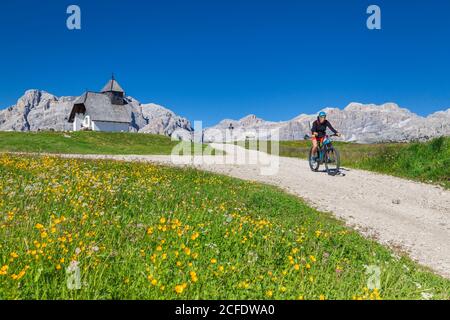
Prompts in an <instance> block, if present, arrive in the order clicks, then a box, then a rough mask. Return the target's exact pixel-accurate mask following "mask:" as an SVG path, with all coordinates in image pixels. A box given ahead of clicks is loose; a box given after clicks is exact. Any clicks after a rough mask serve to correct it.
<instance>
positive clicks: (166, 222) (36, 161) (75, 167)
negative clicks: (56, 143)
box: [0, 154, 450, 299]
mask: <svg viewBox="0 0 450 320" xmlns="http://www.w3.org/2000/svg"><path fill="white" fill-rule="evenodd" d="M70 266H71V268H70V269H69V274H68V273H67V272H66V271H67V270H68V268H69V267H70ZM368 266H373V267H375V268H380V271H381V272H380V285H381V286H380V289H379V290H370V289H369V288H368V287H367V286H368V280H370V278H371V276H372V275H371V274H370V273H367V269H366V268H367V267H368ZM77 270H78V271H79V275H80V277H79V278H78V277H75V278H73V276H74V275H76V274H77V272H78V271H77ZM77 279H78V280H79V281H78V280H77ZM68 280H69V283H70V284H72V285H73V284H75V288H77V289H76V290H71V289H69V288H72V289H73V288H74V287H73V286H72V287H70V286H68ZM430 297H431V298H433V299H449V298H450V280H447V279H444V278H442V277H440V276H437V275H435V274H433V273H432V272H430V271H428V270H426V269H424V268H422V267H420V266H418V265H417V264H416V263H414V262H412V261H411V260H410V259H409V258H407V257H404V256H397V255H395V254H394V253H393V252H392V251H391V250H389V249H387V248H385V247H383V246H381V245H379V244H377V243H376V242H374V241H371V240H367V239H365V238H363V237H362V236H360V235H359V234H358V233H357V232H355V231H352V230H351V229H349V228H347V227H345V226H344V225H343V224H342V223H341V222H339V221H337V220H335V219H334V218H332V217H331V216H330V215H328V214H325V213H321V212H318V211H316V210H314V209H312V208H310V207H308V206H307V205H306V204H305V203H304V202H302V201H301V200H300V199H298V198H296V197H294V196H292V195H288V194H286V193H284V192H282V191H280V190H279V189H277V188H275V187H271V186H267V185H262V184H257V183H253V182H246V181H242V180H238V179H233V178H230V177H226V176H219V175H214V174H211V173H207V172H202V171H197V170H194V169H176V168H170V167H164V166H157V165H151V164H143V163H125V162H116V161H103V160H99V161H93V160H75V159H60V158H54V157H48V156H45V157H37V156H14V155H8V154H3V155H0V299H379V298H383V299H422V298H430Z"/></svg>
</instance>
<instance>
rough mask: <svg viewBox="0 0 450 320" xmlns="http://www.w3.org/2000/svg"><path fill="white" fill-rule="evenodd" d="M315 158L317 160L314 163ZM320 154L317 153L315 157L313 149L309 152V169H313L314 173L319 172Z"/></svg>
mask: <svg viewBox="0 0 450 320" xmlns="http://www.w3.org/2000/svg"><path fill="white" fill-rule="evenodd" d="M313 156H314V157H316V160H315V161H314V159H313ZM319 161H320V160H319V152H318V151H317V152H316V154H315V155H313V154H312V148H311V149H310V150H309V157H308V162H309V167H310V168H311V170H312V171H317V170H319V166H320V163H319Z"/></svg>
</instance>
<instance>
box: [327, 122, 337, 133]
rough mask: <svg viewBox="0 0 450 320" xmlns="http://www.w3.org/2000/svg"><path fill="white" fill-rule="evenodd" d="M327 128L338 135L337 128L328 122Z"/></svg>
mask: <svg viewBox="0 0 450 320" xmlns="http://www.w3.org/2000/svg"><path fill="white" fill-rule="evenodd" d="M327 127H328V129H330V130H331V131H333V133H334V134H338V131H337V130H336V129H335V128H333V126H332V125H331V123H330V122H329V121H327Z"/></svg>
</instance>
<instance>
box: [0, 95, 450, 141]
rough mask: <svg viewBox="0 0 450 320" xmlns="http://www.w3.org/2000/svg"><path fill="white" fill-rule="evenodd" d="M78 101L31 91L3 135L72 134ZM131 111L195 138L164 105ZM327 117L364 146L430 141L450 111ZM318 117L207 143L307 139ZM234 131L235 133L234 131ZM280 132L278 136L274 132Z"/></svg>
mask: <svg viewBox="0 0 450 320" xmlns="http://www.w3.org/2000/svg"><path fill="white" fill-rule="evenodd" d="M76 99H77V97H71V96H68V97H56V96H54V95H52V94H50V93H48V92H45V91H41V90H28V91H26V92H25V94H24V95H23V96H22V97H21V98H20V99H19V100H18V101H17V103H16V104H15V105H13V106H11V107H9V108H7V109H5V110H0V131H39V130H54V131H70V130H71V129H72V124H71V123H69V122H68V117H69V114H70V111H71V109H72V104H73V101H75V100H76ZM126 99H127V102H128V105H129V106H130V108H131V118H132V122H131V125H130V131H131V132H139V133H153V134H163V135H167V136H171V137H176V138H179V139H183V140H191V139H192V138H193V129H192V126H191V122H190V121H189V120H188V119H186V118H184V117H181V116H178V115H177V114H175V113H174V112H173V111H171V110H169V109H167V108H165V107H162V106H160V105H157V104H154V103H150V104H142V103H140V102H139V101H137V100H136V99H134V98H132V97H127V98H126ZM323 110H324V111H325V112H327V113H328V119H329V120H330V122H331V123H332V124H333V126H334V127H335V128H336V129H337V130H339V131H340V132H341V133H342V134H343V140H345V141H351V142H359V143H375V142H392V141H415V140H427V139H430V138H433V137H438V136H449V135H450V109H447V110H446V111H440V112H436V113H433V114H431V115H429V116H427V117H422V116H419V115H417V114H415V113H412V112H411V111H409V110H408V109H405V108H401V107H399V106H398V105H397V104H395V103H385V104H382V105H375V104H361V103H350V104H349V105H348V106H347V107H345V108H344V109H342V110H341V109H339V108H325V109H323ZM315 118H316V115H307V114H301V115H299V116H297V117H295V118H294V119H292V120H288V121H281V122H273V121H266V120H264V119H261V118H258V117H257V116H255V115H249V116H246V117H244V118H242V119H240V120H231V119H226V120H222V121H221V122H219V123H218V124H217V125H215V126H213V127H210V128H207V129H205V130H204V131H203V140H204V141H205V142H213V141H216V142H218V141H224V140H226V136H227V135H228V139H230V138H231V139H232V140H244V139H274V138H278V139H279V140H302V139H304V138H305V136H306V135H308V134H309V132H310V130H309V127H310V124H311V122H312V121H314V119H315ZM230 128H232V130H230ZM274 132H276V134H274Z"/></svg>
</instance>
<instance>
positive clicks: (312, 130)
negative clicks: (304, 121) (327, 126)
mask: <svg viewBox="0 0 450 320" xmlns="http://www.w3.org/2000/svg"><path fill="white" fill-rule="evenodd" d="M311 133H312V135H313V137H315V136H317V135H318V133H317V123H316V121H314V123H313V126H312V128H311Z"/></svg>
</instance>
